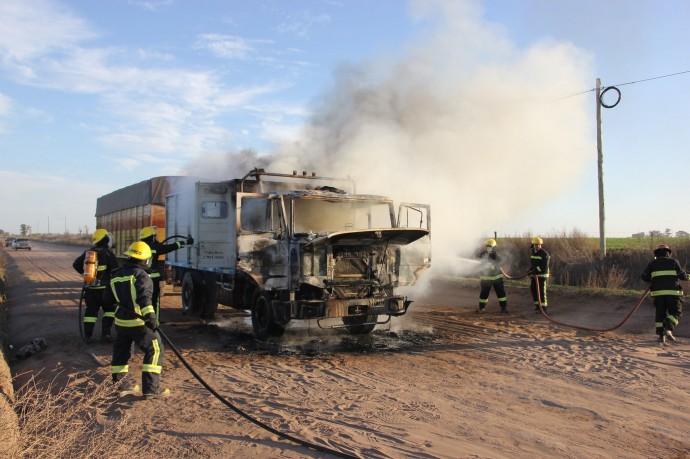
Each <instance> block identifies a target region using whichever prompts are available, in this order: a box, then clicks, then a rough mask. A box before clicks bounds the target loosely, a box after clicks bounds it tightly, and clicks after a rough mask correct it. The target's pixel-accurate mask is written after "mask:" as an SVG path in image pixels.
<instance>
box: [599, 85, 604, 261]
mask: <svg viewBox="0 0 690 459" xmlns="http://www.w3.org/2000/svg"><path fill="white" fill-rule="evenodd" d="M597 171H598V174H599V258H601V259H602V260H603V259H604V258H605V257H606V231H605V229H604V228H605V221H606V217H605V213H604V151H603V148H602V145H601V79H600V78H597Z"/></svg>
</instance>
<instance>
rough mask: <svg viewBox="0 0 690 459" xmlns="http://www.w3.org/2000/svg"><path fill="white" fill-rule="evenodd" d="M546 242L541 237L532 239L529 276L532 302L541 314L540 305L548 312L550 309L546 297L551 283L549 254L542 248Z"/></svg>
mask: <svg viewBox="0 0 690 459" xmlns="http://www.w3.org/2000/svg"><path fill="white" fill-rule="evenodd" d="M543 243H544V240H543V239H542V238H540V237H539V236H535V237H533V238H532V245H531V248H530V262H531V264H530V269H529V271H527V274H528V275H529V276H530V277H531V282H530V291H531V292H532V300H533V301H534V311H535V312H536V313H539V304H541V307H542V309H544V312H546V310H547V309H546V308H547V307H548V305H549V303H548V298H547V296H546V287H547V284H548V282H549V261H550V257H549V252H547V251H546V250H544V248H543V247H542V246H541V245H542V244H543Z"/></svg>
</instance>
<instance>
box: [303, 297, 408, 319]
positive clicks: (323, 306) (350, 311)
mask: <svg viewBox="0 0 690 459" xmlns="http://www.w3.org/2000/svg"><path fill="white" fill-rule="evenodd" d="M410 303H412V301H411V300H408V299H407V297H404V296H392V297H387V298H357V299H346V300H326V301H321V300H297V301H293V302H291V303H290V311H291V316H292V317H291V318H292V319H329V318H337V317H348V316H362V315H392V316H401V315H403V314H405V313H406V312H407V308H408V307H409V306H410Z"/></svg>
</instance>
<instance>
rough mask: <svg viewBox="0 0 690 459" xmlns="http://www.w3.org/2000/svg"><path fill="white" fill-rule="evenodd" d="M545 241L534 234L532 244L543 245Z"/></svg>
mask: <svg viewBox="0 0 690 459" xmlns="http://www.w3.org/2000/svg"><path fill="white" fill-rule="evenodd" d="M543 243H544V241H543V240H542V238H540V237H539V236H534V237H533V238H532V244H539V245H542V244H543Z"/></svg>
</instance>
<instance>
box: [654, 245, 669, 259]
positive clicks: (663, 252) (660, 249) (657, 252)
mask: <svg viewBox="0 0 690 459" xmlns="http://www.w3.org/2000/svg"><path fill="white" fill-rule="evenodd" d="M669 255H671V247H669V246H667V245H666V244H659V245H658V246H657V247H656V249H654V256H655V257H663V256H669Z"/></svg>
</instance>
